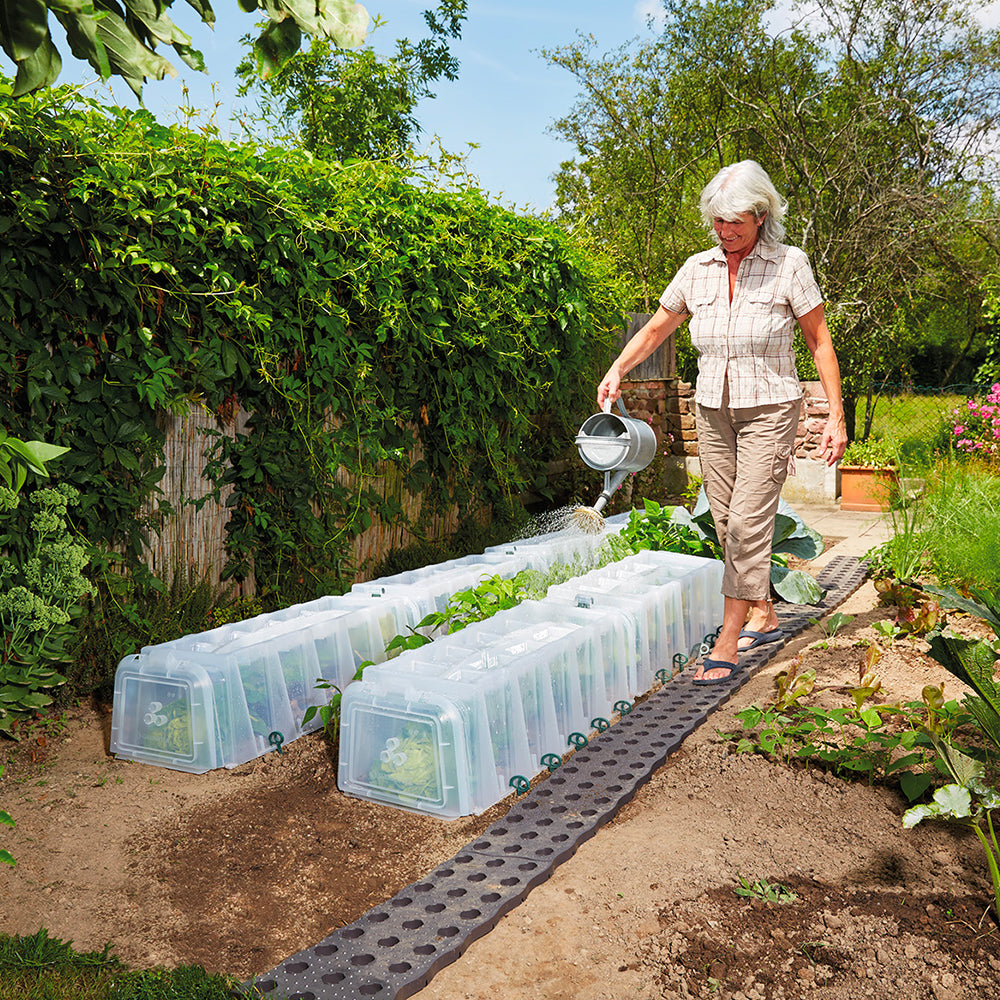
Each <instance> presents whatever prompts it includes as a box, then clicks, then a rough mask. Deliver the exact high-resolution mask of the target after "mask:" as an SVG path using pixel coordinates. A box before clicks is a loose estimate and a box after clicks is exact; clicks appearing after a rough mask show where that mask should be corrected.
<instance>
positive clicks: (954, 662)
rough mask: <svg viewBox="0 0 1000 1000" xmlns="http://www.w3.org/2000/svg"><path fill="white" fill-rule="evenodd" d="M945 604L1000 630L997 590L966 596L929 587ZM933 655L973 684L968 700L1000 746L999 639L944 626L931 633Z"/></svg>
mask: <svg viewBox="0 0 1000 1000" xmlns="http://www.w3.org/2000/svg"><path fill="white" fill-rule="evenodd" d="M928 590H930V591H931V593H933V594H936V595H937V596H938V597H939V598H940V601H941V604H942V605H943V606H944V607H948V608H959V609H960V610H962V611H967V612H969V613H970V614H972V615H975V616H976V617H977V618H982V619H983V620H985V621H987V622H988V623H989V625H990V627H991V628H992V629H993V633H994V636H997V635H998V634H1000V602H998V601H997V598H996V596H995V595H994V594H992V593H990V592H989V591H985V590H978V589H973V590H972V591H971V596H970V597H964V596H962V595H961V594H959V593H958V592H957V591H955V590H953V589H951V588H950V587H943V588H937V587H929V588H928ZM927 641H928V643H929V644H930V651H929V652H930V655H931V656H932V657H933V658H934V659H935V660H937V661H938V663H940V664H941V665H942V666H943V667H944V668H945V670H947V671H948V672H949V673H950V674H952V675H953V676H955V677H957V678H958V679H959V680H960V681H961V682H962V683H963V684H965V685H967V686H968V687H970V688H971V689H972V690H973V691H975V694H970V695H966V696H965V704H966V705H967V706H968V709H969V711H970V712H971V713H972V714H973V716H975V719H976V722H977V723H978V725H979V727H980V729H982V731H983V734H984V735H985V736H986V737H987V739H988V740H989V741H990V742H991V743H992V744H993V747H994V748H995V749H997V750H1000V684H998V683H997V680H996V678H995V676H994V672H995V665H996V662H997V660H998V659H1000V649H998V646H997V642H996V639H994V641H993V642H987V641H986V640H984V639H965V638H962V637H961V636H958V635H953V634H950V633H948V632H944V631H942V630H937V631H934V632H932V633H930V634H929V635H928V637H927Z"/></svg>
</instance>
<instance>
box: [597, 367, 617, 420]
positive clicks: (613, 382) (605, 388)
mask: <svg viewBox="0 0 1000 1000" xmlns="http://www.w3.org/2000/svg"><path fill="white" fill-rule="evenodd" d="M621 381H622V380H621V376H620V375H619V374H618V372H617V371H615V369H614V366H612V367H611V368H609V369H608V371H607V374H606V375H605V376H604V378H602V379H601V384H600V385H599V386H598V387H597V408H598V409H599V410H603V409H604V401H605V400H606V399H610V400H611V402H612V403H613V402H614V401H615V400H616V399H617V398H618V397H619V396H620V395H621V394H622V391H621Z"/></svg>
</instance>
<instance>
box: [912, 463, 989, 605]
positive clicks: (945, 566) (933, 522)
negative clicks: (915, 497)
mask: <svg viewBox="0 0 1000 1000" xmlns="http://www.w3.org/2000/svg"><path fill="white" fill-rule="evenodd" d="M998 473H1000V470H991V469H988V468H985V467H983V466H981V465H977V464H974V463H970V462H962V461H945V462H941V463H939V464H938V465H937V466H936V468H935V469H934V471H933V473H932V474H931V475H929V476H928V479H927V484H926V490H925V493H924V496H923V497H922V498H921V500H920V501H919V502H920V504H921V507H922V511H921V517H920V519H919V523H920V533H921V537H922V540H923V544H924V547H925V549H926V551H927V553H928V555H929V556H930V561H931V565H932V566H933V567H934V570H935V572H936V574H937V575H938V576H939V577H940V578H941V579H942V580H943V581H952V582H956V583H966V584H975V585H978V586H985V587H988V588H990V589H996V588H998V587H1000V559H998V558H997V543H998V541H1000V474H998Z"/></svg>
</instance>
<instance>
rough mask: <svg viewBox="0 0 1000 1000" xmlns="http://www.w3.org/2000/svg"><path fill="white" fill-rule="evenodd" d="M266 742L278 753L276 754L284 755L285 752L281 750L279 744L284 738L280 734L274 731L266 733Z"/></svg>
mask: <svg viewBox="0 0 1000 1000" xmlns="http://www.w3.org/2000/svg"><path fill="white" fill-rule="evenodd" d="M267 742H268V743H270V744H271V746H273V747H274V748H275V750H277V751H278V753H284V752H285V751H284V750H282V749H281V744H282V743H284V742H285V737H284V735H283V734H282V733H279V732H278V731H277V730H275V731H274V732H273V733H268V736H267Z"/></svg>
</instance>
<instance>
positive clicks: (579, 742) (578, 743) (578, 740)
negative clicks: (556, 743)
mask: <svg viewBox="0 0 1000 1000" xmlns="http://www.w3.org/2000/svg"><path fill="white" fill-rule="evenodd" d="M566 742H567V743H568V744H569V745H570V746H572V747H576V748H577V750H579V749H580V748H581V747H585V746H586V745H587V737H586V736H584V735H583V733H570V734H569V739H568V740H567V741H566Z"/></svg>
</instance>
